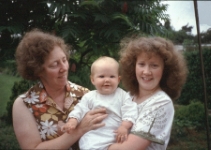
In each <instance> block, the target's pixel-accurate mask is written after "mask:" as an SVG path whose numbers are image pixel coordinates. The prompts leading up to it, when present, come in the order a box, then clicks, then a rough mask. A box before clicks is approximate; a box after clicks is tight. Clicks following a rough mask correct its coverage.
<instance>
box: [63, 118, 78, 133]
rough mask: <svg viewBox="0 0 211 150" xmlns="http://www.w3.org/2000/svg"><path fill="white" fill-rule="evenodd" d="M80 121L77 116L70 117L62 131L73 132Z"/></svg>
mask: <svg viewBox="0 0 211 150" xmlns="http://www.w3.org/2000/svg"><path fill="white" fill-rule="evenodd" d="M77 124H78V121H77V120H76V119H75V118H70V119H69V120H68V122H67V123H66V124H65V125H63V126H62V127H61V131H62V132H67V133H71V131H72V130H74V129H75V128H76V126H77Z"/></svg>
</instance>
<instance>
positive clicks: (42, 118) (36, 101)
mask: <svg viewBox="0 0 211 150" xmlns="http://www.w3.org/2000/svg"><path fill="white" fill-rule="evenodd" d="M88 91H89V90H88V89H87V88H84V87H82V86H79V85H76V84H74V83H72V82H69V81H68V82H67V85H66V97H65V103H64V110H61V108H60V107H58V106H57V104H56V103H55V102H54V101H53V99H51V97H49V96H48V94H47V92H46V91H45V88H44V86H43V85H42V83H41V82H38V83H37V84H36V85H34V86H33V87H31V88H30V89H29V90H28V91H27V92H26V93H25V94H23V95H21V97H22V98H23V101H24V103H25V104H26V106H27V107H28V108H29V110H30V111H31V113H32V114H33V116H34V117H35V120H36V122H37V127H38V130H39V132H40V137H41V139H42V141H47V140H51V139H54V138H56V137H59V136H60V135H62V132H61V131H59V130H58V126H59V124H60V123H64V122H65V121H66V118H67V116H68V114H69V113H70V112H71V111H72V110H73V108H74V106H75V105H76V104H77V103H78V101H79V100H80V99H81V97H82V96H83V95H84V94H85V93H87V92H88Z"/></svg>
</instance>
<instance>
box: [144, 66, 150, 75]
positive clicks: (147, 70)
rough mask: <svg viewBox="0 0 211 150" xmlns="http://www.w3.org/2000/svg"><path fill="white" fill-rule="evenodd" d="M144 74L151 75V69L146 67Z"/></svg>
mask: <svg viewBox="0 0 211 150" xmlns="http://www.w3.org/2000/svg"><path fill="white" fill-rule="evenodd" d="M144 73H145V74H151V71H150V68H149V67H148V66H146V67H145V68H144Z"/></svg>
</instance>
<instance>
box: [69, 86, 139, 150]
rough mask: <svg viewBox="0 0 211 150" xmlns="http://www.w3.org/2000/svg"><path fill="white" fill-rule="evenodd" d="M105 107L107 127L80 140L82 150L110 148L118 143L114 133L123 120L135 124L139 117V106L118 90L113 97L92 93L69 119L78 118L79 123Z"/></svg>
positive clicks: (125, 93)
mask: <svg viewBox="0 0 211 150" xmlns="http://www.w3.org/2000/svg"><path fill="white" fill-rule="evenodd" d="M100 107H105V108H106V110H107V114H108V116H107V118H105V119H104V120H103V122H104V123H105V126H103V127H100V128H98V129H96V130H91V131H89V132H87V133H86V134H84V135H83V136H82V137H81V138H80V140H79V147H80V149H81V150H106V149H107V148H108V146H109V145H110V144H112V143H115V142H116V139H115V138H116V137H115V133H114V131H115V130H117V129H118V127H119V126H120V125H121V122H122V120H128V121H131V122H132V123H135V120H136V119H137V116H138V110H137V104H136V103H135V102H132V100H131V97H130V95H129V94H128V93H127V92H125V91H124V90H122V89H121V88H117V89H116V91H115V92H114V93H113V94H111V95H102V94H100V93H98V91H96V90H94V91H90V92H88V93H87V94H85V95H84V96H83V97H82V99H81V101H80V102H79V103H78V104H77V105H76V106H75V107H74V110H73V111H72V112H71V113H70V114H69V116H68V117H69V118H76V119H77V120H78V122H80V121H81V120H82V118H83V117H84V115H85V114H86V113H87V112H88V111H89V110H92V109H96V108H100Z"/></svg>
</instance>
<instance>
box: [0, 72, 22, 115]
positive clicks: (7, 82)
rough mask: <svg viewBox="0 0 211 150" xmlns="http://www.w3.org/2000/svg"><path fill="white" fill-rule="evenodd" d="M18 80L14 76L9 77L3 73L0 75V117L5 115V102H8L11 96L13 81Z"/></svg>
mask: <svg viewBox="0 0 211 150" xmlns="http://www.w3.org/2000/svg"><path fill="white" fill-rule="evenodd" d="M19 80H20V78H17V77H15V76H11V75H8V74H4V73H1V74H0V85H1V86H0V95H1V96H0V102H1V105H0V116H2V115H3V114H4V113H6V106H7V102H8V101H9V97H10V95H11V94H12V91H11V89H12V86H13V84H14V82H15V81H19Z"/></svg>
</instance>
